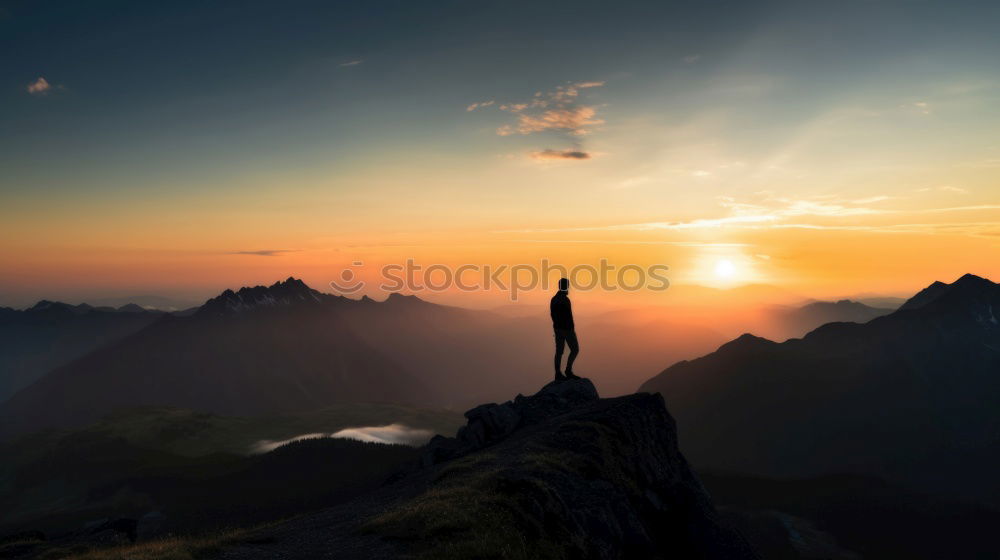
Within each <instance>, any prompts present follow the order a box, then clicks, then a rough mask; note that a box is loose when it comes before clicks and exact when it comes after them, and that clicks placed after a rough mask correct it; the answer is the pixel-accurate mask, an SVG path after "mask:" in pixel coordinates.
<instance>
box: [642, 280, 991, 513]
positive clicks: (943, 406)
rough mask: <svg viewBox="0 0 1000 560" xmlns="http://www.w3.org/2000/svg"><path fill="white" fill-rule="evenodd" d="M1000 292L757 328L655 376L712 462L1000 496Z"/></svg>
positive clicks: (958, 294)
mask: <svg viewBox="0 0 1000 560" xmlns="http://www.w3.org/2000/svg"><path fill="white" fill-rule="evenodd" d="M998 312H1000V286H998V285H997V284H995V283H993V282H990V281H989V280H986V279H983V278H979V277H977V276H973V275H966V276H963V277H962V278H960V279H959V280H957V281H956V282H954V283H952V284H943V283H935V284H934V285H932V286H930V287H928V288H927V289H926V290H923V291H922V292H920V293H919V294H917V295H916V296H914V297H913V298H911V299H910V300H909V301H908V302H907V303H906V304H904V305H903V306H902V307H901V308H900V309H899V310H898V311H896V312H894V313H891V314H889V315H887V316H884V317H879V318H876V319H874V320H872V321H870V322H868V323H866V324H853V323H831V324H827V325H824V326H822V327H820V328H818V329H816V330H815V331H813V332H811V333H809V334H808V335H806V336H805V337H804V338H803V339H801V340H789V341H787V342H784V343H780V344H779V343H775V342H771V341H768V340H765V339H762V338H758V337H755V336H752V335H749V334H747V335H743V336H741V337H740V338H738V339H736V340H733V341H732V342H729V343H727V344H725V345H723V346H722V347H720V348H719V349H718V350H717V351H716V352H714V353H712V354H709V355H707V356H704V357H702V358H699V359H696V360H692V361H686V362H680V363H678V364H675V365H673V366H671V367H670V368H668V369H667V370H665V371H664V372H663V373H661V374H659V375H658V376H656V377H654V378H653V379H651V380H649V381H648V382H646V383H645V384H644V385H643V386H642V388H641V390H643V391H659V392H660V393H662V394H663V395H664V397H665V398H666V399H667V401H668V402H669V403H670V406H671V408H672V409H673V410H674V413H675V414H676V415H677V418H678V423H679V425H680V427H681V439H682V441H684V444H685V451H686V452H687V454H688V456H689V457H691V459H692V461H693V462H694V463H695V464H696V465H698V466H707V467H711V468H715V469H720V470H723V471H728V472H747V473H755V474H760V475H770V476H812V475H820V474H826V473H841V472H853V473H864V474H874V475H879V476H883V477H886V478H888V479H890V480H897V481H902V482H906V483H909V484H913V485H918V486H920V487H922V488H925V489H928V490H936V491H940V492H953V493H958V494H960V495H963V496H965V497H967V498H971V499H980V500H987V501H991V502H992V503H997V502H998V501H1000V483H998V482H997V481H996V477H995V472H997V470H998V469H1000V408H998V407H997V402H1000V375H998V373H1000V324H998Z"/></svg>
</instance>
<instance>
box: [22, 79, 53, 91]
mask: <svg viewBox="0 0 1000 560" xmlns="http://www.w3.org/2000/svg"><path fill="white" fill-rule="evenodd" d="M26 89H27V91H28V93H30V94H32V95H45V94H47V93H48V92H49V91H50V90H51V89H52V85H51V84H49V81H48V80H46V79H45V78H43V77H41V76H39V77H38V79H37V80H35V81H34V82H31V83H30V84H28V87H27V88H26Z"/></svg>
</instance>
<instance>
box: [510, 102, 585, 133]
mask: <svg viewBox="0 0 1000 560" xmlns="http://www.w3.org/2000/svg"><path fill="white" fill-rule="evenodd" d="M596 114H597V109H596V108H595V107H588V106H579V107H565V108H554V109H546V110H545V111H542V112H541V113H537V114H527V113H521V114H519V115H518V122H517V125H516V126H511V125H504V126H501V127H500V128H498V129H497V134H499V135H500V136H509V135H511V134H515V133H517V134H532V133H534V132H543V131H546V130H556V131H563V132H568V133H569V134H573V135H576V136H582V135H584V134H589V133H590V132H591V130H592V127H594V126H596V125H600V124H604V121H603V120H601V119H597V118H594V115H596Z"/></svg>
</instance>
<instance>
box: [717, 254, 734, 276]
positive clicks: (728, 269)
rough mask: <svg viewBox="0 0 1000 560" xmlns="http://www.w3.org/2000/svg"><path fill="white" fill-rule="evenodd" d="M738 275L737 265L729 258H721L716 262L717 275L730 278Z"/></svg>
mask: <svg viewBox="0 0 1000 560" xmlns="http://www.w3.org/2000/svg"><path fill="white" fill-rule="evenodd" d="M735 275H736V265H734V264H733V261H731V260H729V259H719V260H718V261H716V262H715V277H716V278H719V279H720V280H729V279H731V278H732V277H733V276H735Z"/></svg>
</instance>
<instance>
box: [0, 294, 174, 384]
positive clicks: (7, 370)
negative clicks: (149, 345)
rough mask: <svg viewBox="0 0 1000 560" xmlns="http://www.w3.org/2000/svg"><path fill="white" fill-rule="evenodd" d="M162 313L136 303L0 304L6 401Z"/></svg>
mask: <svg viewBox="0 0 1000 560" xmlns="http://www.w3.org/2000/svg"><path fill="white" fill-rule="evenodd" d="M161 315H162V313H160V312H155V311H146V310H145V309H143V308H142V307H139V306H138V305H132V304H129V305H124V306H122V307H119V308H117V309H115V308H110V307H92V306H90V305H86V304H81V305H69V304H66V303H61V302H53V301H44V300H43V301H40V302H38V303H37V304H35V305H34V306H33V307H31V308H28V309H25V310H23V311H18V310H14V309H9V308H0V401H3V400H5V399H6V398H7V397H9V396H11V395H13V394H14V393H15V392H17V391H18V390H19V389H21V388H23V387H26V386H27V385H29V384H31V382H33V381H35V380H36V379H38V378H39V377H41V376H42V375H44V374H46V373H47V372H49V371H51V370H52V369H54V368H56V367H59V366H62V365H64V364H67V363H69V362H70V361H72V360H74V359H76V358H79V357H80V356H83V355H85V354H87V353H88V352H91V351H93V350H95V349H97V348H99V347H101V346H104V345H106V344H110V343H112V342H115V341H117V340H120V339H122V338H124V337H125V336H128V335H130V334H132V333H134V332H137V331H139V330H140V329H142V328H143V327H145V326H147V325H149V324H151V323H152V322H153V321H155V320H156V319H158V318H160V316H161Z"/></svg>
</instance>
